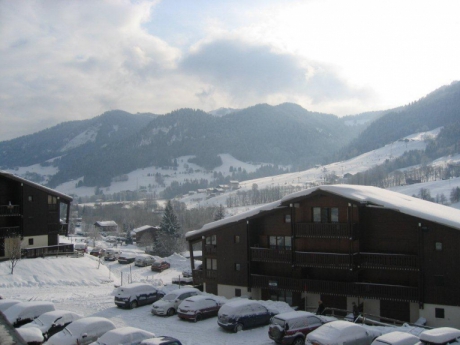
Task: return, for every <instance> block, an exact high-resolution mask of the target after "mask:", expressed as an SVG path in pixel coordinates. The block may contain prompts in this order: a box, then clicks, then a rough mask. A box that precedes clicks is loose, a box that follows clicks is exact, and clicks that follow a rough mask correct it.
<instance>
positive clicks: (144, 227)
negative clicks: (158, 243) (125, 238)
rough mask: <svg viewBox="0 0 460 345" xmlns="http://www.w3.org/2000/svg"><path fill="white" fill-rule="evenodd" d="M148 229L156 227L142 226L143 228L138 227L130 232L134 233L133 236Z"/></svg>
mask: <svg viewBox="0 0 460 345" xmlns="http://www.w3.org/2000/svg"><path fill="white" fill-rule="evenodd" d="M150 228H154V229H156V228H157V227H156V226H152V225H143V226H140V227H138V228H136V229H133V230H131V233H134V234H135V233H138V232H141V231H144V230H148V229H150Z"/></svg>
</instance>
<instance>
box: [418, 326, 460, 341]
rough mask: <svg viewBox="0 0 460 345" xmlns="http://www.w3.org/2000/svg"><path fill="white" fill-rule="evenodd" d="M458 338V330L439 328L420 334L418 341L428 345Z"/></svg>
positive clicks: (459, 335)
mask: <svg viewBox="0 0 460 345" xmlns="http://www.w3.org/2000/svg"><path fill="white" fill-rule="evenodd" d="M458 337H460V330H458V329H456V328H451V327H439V328H434V329H430V330H428V331H424V332H422V333H421V334H420V340H422V341H427V342H430V343H436V344H441V343H446V342H448V341H451V340H454V339H456V338H458Z"/></svg>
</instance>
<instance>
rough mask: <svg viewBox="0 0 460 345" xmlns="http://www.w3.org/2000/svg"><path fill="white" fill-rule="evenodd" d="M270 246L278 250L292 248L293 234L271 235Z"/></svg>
mask: <svg viewBox="0 0 460 345" xmlns="http://www.w3.org/2000/svg"><path fill="white" fill-rule="evenodd" d="M270 248H271V249H278V250H291V248H292V245H291V236H270Z"/></svg>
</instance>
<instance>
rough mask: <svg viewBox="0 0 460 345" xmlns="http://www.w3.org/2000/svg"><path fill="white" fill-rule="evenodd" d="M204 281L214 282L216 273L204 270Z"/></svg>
mask: <svg viewBox="0 0 460 345" xmlns="http://www.w3.org/2000/svg"><path fill="white" fill-rule="evenodd" d="M204 277H205V279H204V280H216V279H217V271H216V270H204Z"/></svg>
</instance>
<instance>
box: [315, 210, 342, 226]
mask: <svg viewBox="0 0 460 345" xmlns="http://www.w3.org/2000/svg"><path fill="white" fill-rule="evenodd" d="M312 216H313V222H314V223H338V222H339V209H338V208H337V207H313V215H312Z"/></svg>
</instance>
